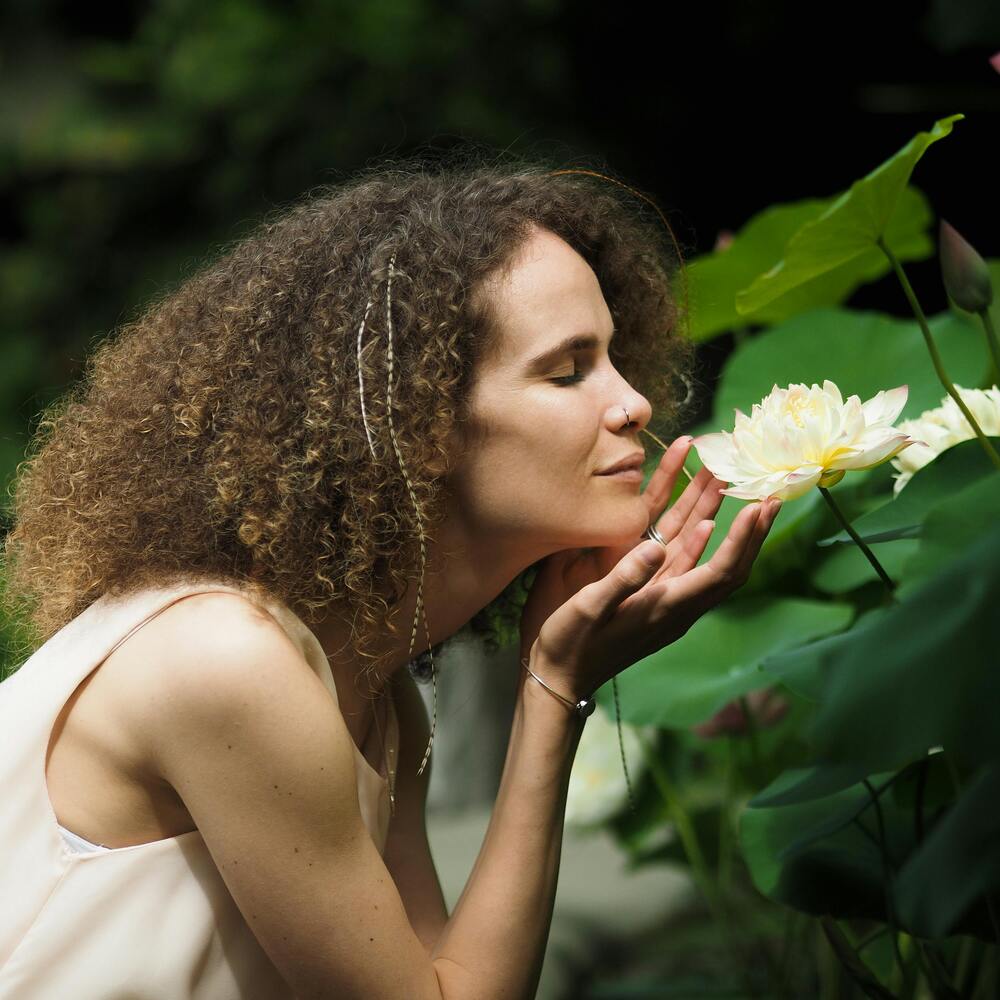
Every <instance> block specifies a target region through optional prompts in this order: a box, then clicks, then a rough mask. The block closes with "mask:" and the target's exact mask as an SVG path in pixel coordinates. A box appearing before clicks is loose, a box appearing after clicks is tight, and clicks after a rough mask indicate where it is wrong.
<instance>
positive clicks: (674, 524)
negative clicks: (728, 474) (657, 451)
mask: <svg viewBox="0 0 1000 1000" xmlns="http://www.w3.org/2000/svg"><path fill="white" fill-rule="evenodd" d="M715 482H716V479H715V476H713V475H712V473H711V472H709V471H708V469H706V468H704V467H702V468H700V469H699V470H698V474H697V475H696V476H695V477H694V479H692V480H691V482H690V483H688V484H687V487H686V489H685V490H684V492H683V493H682V494H681V495H680V496H679V497H678V498H677V500H676V502H675V503H674V505H673V506H672V507H670V508H669V509H668V510H666V511H664V512H663V514H662V515H661V516H660V517H659V518H658V519H657V521H656V530H657V531H659V533H660V534H661V535H663V537H664V538H666V539H667V540H668V541H669V540H671V539H673V538H675V537H676V536H677V535H679V534H680V532H681V528H683V527H684V525H685V524H686V523H687V520H688V518H689V517H690V516H691V512H692V511H693V510H694V509H695V507H697V506H698V503H699V502H700V501H701V499H702V497H703V496H704V495H705V492H706V491H709V496H711V493H712V492H717V491H713V490H712V484H713V483H715ZM721 502H722V501H721V500H720V501H719V503H721ZM702 509H706V508H705V506H704V505H703V508H702ZM717 509H718V508H716V510H717ZM712 513H713V514H714V511H712ZM708 516H709V517H711V516H712V514H709V515H708Z"/></svg>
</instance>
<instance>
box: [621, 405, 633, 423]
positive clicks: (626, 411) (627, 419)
mask: <svg viewBox="0 0 1000 1000" xmlns="http://www.w3.org/2000/svg"><path fill="white" fill-rule="evenodd" d="M622 409H623V410H625V407H624V406H623V407H622ZM631 423H632V418H631V417H630V416H629V415H628V410H625V426H626V427H628V426H629V425H630V424H631Z"/></svg>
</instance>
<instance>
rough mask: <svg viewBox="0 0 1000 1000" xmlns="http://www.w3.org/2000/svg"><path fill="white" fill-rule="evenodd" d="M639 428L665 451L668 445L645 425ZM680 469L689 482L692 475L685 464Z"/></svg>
mask: <svg viewBox="0 0 1000 1000" xmlns="http://www.w3.org/2000/svg"><path fill="white" fill-rule="evenodd" d="M639 430H640V431H642V433H643V434H648V435H649V437H651V438H652V439H653V440H654V441H655V442H656V443H657V444H658V445H659V446H660V447H661V448H662V449H663V450H664V451H666V450H667V448H668V447H669V445H665V444H664V443H663V442H662V441H661V440H660V439H659V438H658V437H657V436H656V435H655V434H654V433H653V432H652V431H647V430H646V428H645V427H640V428H639ZM681 471H682V472H683V473H684V475H685V476H687V478H688V482H691V480H692V479H694V476H692V475H691V473H690V472H688V470H687V466H686V465H682V466H681Z"/></svg>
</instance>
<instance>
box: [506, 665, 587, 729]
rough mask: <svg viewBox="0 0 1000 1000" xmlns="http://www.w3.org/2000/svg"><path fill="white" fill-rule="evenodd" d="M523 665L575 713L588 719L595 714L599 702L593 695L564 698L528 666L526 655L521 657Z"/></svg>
mask: <svg viewBox="0 0 1000 1000" xmlns="http://www.w3.org/2000/svg"><path fill="white" fill-rule="evenodd" d="M521 666H522V667H524V669H525V670H527V671H528V673H529V674H531V676H532V677H534V678H535V680H536V681H538V683H539V684H541V685H542V687H543V688H545V690H546V691H548V692H549V693H550V694H552V695H554V696H555V697H556V698H558V699H559V700H560V701H561V702H562V703H563V704H564V705H569V707H570V709H571V710H572V711H573V714H574V715H576V716H578V717H579V718H581V719H586V718H587V717H588V716H590V715H592V714H593V712H594V709H595V708H596V707H597V702H596V701H594V699H593V697H590V698H581V699H580V700H579V701H575V702H574V701H570V700H569V698H564V697H563V696H562V695H561V694H559V692H558V691H553V690H552V688H550V687H549V686H548V684H546V683H545V681H543V680H542V679H541V677H539V676H538V674H536V673H535V672H534V670H532V669H531V667H529V666H528V660H527V658H526V657H523V658H522V659H521Z"/></svg>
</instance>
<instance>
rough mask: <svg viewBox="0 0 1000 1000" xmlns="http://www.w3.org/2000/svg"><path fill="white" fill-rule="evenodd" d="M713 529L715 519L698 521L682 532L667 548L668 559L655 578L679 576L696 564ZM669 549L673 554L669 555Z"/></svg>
mask: <svg viewBox="0 0 1000 1000" xmlns="http://www.w3.org/2000/svg"><path fill="white" fill-rule="evenodd" d="M714 530H715V521H711V520H708V521H699V522H698V523H697V524H696V525H694V527H692V528H691V529H690V530H689V531H685V532H683V533H682V534H681V535H680V536H679V537H678V538H676V539H674V541H673V542H671V544H670V546H668V548H667V554H668V557H669V561H668V562H665V563H664V564H663V567H662V568H661V569H660V572H659V574H658V575H657V579H659V578H660V577H669V576H681V575H682V574H683V573H687V572H688V571H689V570H691V569H692V568H693V567H695V566H697V565H698V560H699V559H700V558H701V557H702V554H703V553H704V551H705V547H706V546H707V545H708V540H709V539H710V538H711V537H712V532H713V531H714ZM671 549H673V554H672V555H671Z"/></svg>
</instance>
